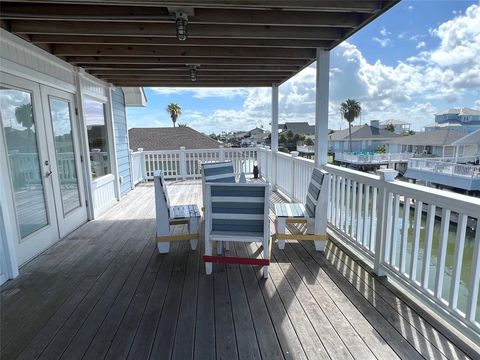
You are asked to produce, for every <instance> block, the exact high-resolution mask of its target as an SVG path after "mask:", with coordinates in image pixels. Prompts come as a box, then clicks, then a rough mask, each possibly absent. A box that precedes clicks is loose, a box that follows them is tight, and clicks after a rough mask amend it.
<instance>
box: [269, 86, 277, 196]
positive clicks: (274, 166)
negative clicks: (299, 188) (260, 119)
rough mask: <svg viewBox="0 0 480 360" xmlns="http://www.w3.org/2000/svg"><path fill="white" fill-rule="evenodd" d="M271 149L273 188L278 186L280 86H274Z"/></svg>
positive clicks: (271, 181) (271, 180)
mask: <svg viewBox="0 0 480 360" xmlns="http://www.w3.org/2000/svg"><path fill="white" fill-rule="evenodd" d="M271 140H272V141H271V144H270V149H271V150H272V158H271V164H272V166H271V179H270V183H271V184H272V188H273V189H275V188H276V186H277V152H278V86H277V85H272V137H271Z"/></svg>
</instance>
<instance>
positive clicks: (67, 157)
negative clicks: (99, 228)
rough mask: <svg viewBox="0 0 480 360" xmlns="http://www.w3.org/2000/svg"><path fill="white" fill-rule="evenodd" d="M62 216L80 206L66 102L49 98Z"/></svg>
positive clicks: (68, 106)
mask: <svg viewBox="0 0 480 360" xmlns="http://www.w3.org/2000/svg"><path fill="white" fill-rule="evenodd" d="M49 105H50V117H51V119H52V128H53V137H54V145H55V157H56V162H57V172H58V180H59V183H60V194H61V199H62V208H63V216H64V217H65V215H66V214H68V213H69V212H70V211H72V210H74V209H76V208H78V207H79V206H80V192H79V187H78V177H77V164H76V159H75V151H74V144H73V132H72V121H71V118H70V104H69V102H68V101H66V100H63V99H58V98H54V97H49Z"/></svg>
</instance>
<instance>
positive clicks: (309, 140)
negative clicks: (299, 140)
mask: <svg viewBox="0 0 480 360" xmlns="http://www.w3.org/2000/svg"><path fill="white" fill-rule="evenodd" d="M305 145H307V146H312V145H315V143H314V142H313V140H312V139H311V138H306V139H305Z"/></svg>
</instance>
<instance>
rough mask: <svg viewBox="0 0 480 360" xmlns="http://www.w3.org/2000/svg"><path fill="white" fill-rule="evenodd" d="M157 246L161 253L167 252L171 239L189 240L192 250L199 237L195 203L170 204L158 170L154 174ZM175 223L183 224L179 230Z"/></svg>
mask: <svg viewBox="0 0 480 360" xmlns="http://www.w3.org/2000/svg"><path fill="white" fill-rule="evenodd" d="M154 185H155V210H156V221H157V236H156V240H157V246H158V251H159V252H160V253H161V254H165V253H168V251H169V250H170V242H171V241H187V240H188V241H190V246H191V247H192V250H195V249H196V248H197V243H198V238H199V222H200V218H201V214H200V210H199V209H198V206H197V205H196V204H188V205H177V206H170V199H169V198H168V193H167V186H166V183H165V179H164V177H163V173H162V172H161V171H160V170H157V171H155V174H154ZM176 225H185V226H186V229H184V228H185V226H184V228H181V229H180V231H179V229H178V226H177V227H176Z"/></svg>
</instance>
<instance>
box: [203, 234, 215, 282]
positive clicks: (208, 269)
mask: <svg viewBox="0 0 480 360" xmlns="http://www.w3.org/2000/svg"><path fill="white" fill-rule="evenodd" d="M205 255H209V256H211V255H212V241H211V240H210V239H209V238H208V237H206V238H205ZM212 269H213V264H212V263H211V262H206V263H205V273H206V274H207V275H210V274H211V273H212Z"/></svg>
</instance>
